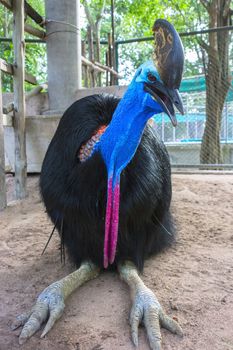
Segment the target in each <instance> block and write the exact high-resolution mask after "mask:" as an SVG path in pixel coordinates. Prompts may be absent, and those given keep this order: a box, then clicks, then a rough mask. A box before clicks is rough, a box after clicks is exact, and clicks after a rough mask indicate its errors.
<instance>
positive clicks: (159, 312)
mask: <svg viewBox="0 0 233 350" xmlns="http://www.w3.org/2000/svg"><path fill="white" fill-rule="evenodd" d="M118 271H119V273H120V277H121V279H122V280H123V281H124V282H126V283H127V284H128V286H129V288H130V292H131V295H132V299H133V306H132V309H131V314H130V325H131V335H132V341H133V343H134V345H135V346H138V326H139V324H140V322H142V321H143V323H144V326H145V328H146V331H147V336H148V339H149V343H150V347H151V349H152V350H160V349H161V332H160V325H161V326H162V327H164V328H166V329H168V330H169V331H171V332H172V333H176V334H178V335H180V336H182V335H183V332H182V329H181V327H180V326H179V324H178V323H177V322H176V321H175V320H173V319H172V318H170V317H168V316H167V315H166V314H165V312H164V311H163V309H162V307H161V305H160V303H159V302H158V299H157V298H156V296H155V294H154V293H153V292H152V291H151V290H150V289H149V288H147V287H146V286H145V284H144V283H143V281H142V280H141V278H140V277H139V275H138V271H137V268H136V267H135V265H134V264H133V263H132V262H130V261H126V262H124V263H121V264H119V265H118Z"/></svg>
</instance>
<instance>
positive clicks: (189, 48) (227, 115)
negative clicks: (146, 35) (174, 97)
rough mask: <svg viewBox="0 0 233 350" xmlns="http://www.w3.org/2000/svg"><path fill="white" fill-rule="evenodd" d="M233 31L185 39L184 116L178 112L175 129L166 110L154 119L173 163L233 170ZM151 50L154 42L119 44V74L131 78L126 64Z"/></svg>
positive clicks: (182, 93)
mask: <svg viewBox="0 0 233 350" xmlns="http://www.w3.org/2000/svg"><path fill="white" fill-rule="evenodd" d="M231 33H232V32H231V31H230V30H224V31H221V32H219V33H211V34H204V35H202V36H200V35H193V36H191V37H185V38H183V40H182V41H183V44H184V49H185V71H184V77H183V81H182V84H181V87H180V91H181V96H182V99H183V103H184V110H185V114H184V115H180V114H179V113H178V114H177V120H178V125H177V127H176V128H173V126H172V124H171V122H170V120H169V117H168V116H167V115H165V114H160V115H156V116H154V118H153V120H152V121H151V124H152V126H153V128H154V129H155V130H156V132H157V134H158V135H159V137H160V138H161V139H162V140H163V141H164V142H165V144H166V146H167V149H168V152H169V154H170V159H171V163H172V164H173V165H175V166H199V165H208V166H209V167H211V166H212V167H213V166H215V165H222V166H224V165H226V166H227V167H229V165H232V168H233V85H232V84H233V44H232V42H231ZM210 36H211V39H212V40H213V39H214V40H215V46H213V47H210ZM122 46H123V45H122ZM151 51H152V50H151V42H145V43H133V45H132V44H130V43H128V44H125V45H124V48H119V66H120V74H121V75H124V76H126V77H128V76H129V73H128V71H129V67H130V64H129V63H128V64H126V63H127V60H128V61H129V60H130V57H131V56H132V59H133V58H134V57H135V56H136V53H137V52H141V57H140V56H139V57H138V56H136V58H137V60H136V62H137V65H139V63H143V62H144V61H145V59H146V57H145V56H147V58H148V55H149V54H150V53H151ZM125 54H126V55H125ZM140 59H141V62H140ZM134 61H135V60H134ZM131 65H132V64H131ZM128 80H129V79H128Z"/></svg>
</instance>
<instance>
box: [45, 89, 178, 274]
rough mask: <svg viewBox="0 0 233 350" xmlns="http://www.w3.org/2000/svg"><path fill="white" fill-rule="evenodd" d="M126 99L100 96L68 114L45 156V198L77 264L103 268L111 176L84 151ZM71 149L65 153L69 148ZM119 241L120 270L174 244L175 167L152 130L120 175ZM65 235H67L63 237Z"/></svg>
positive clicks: (87, 99) (82, 102)
mask: <svg viewBox="0 0 233 350" xmlns="http://www.w3.org/2000/svg"><path fill="white" fill-rule="evenodd" d="M118 102H119V99H117V98H116V97H114V96H109V95H93V96H89V97H85V98H83V99H82V100H79V101H76V102H75V103H74V104H73V105H72V106H71V107H70V108H69V109H68V110H67V111H66V112H65V114H64V116H63V118H62V120H61V122H60V124H59V127H58V129H57V131H56V133H55V135H54V138H53V140H52V142H51V144H50V146H49V149H48V152H47V154H46V157H45V160H44V163H43V167H42V173H41V179H40V186H41V192H42V196H43V200H44V203H45V206H46V209H47V212H48V214H49V216H50V217H51V219H52V221H53V222H54V224H55V223H56V227H57V229H58V231H60V235H61V236H62V237H63V239H64V244H65V246H66V247H67V249H68V252H69V255H70V256H71V257H72V259H73V260H74V262H75V263H76V265H77V266H79V265H80V264H81V262H83V261H85V260H91V261H92V262H93V263H95V264H96V265H98V266H99V267H103V244H104V227H105V209H106V203H107V171H106V166H105V163H104V160H103V158H102V156H101V154H100V153H99V152H96V153H95V154H94V155H93V156H92V157H90V158H89V159H87V160H86V161H84V162H81V161H80V160H79V150H80V147H81V146H82V145H83V144H85V143H86V142H87V141H88V140H89V139H91V137H92V135H94V134H95V131H96V130H98V129H99V128H100V127H101V126H104V125H109V123H110V122H111V120H112V116H113V112H114V110H115V108H116V107H117V104H118ZM64 145H65V147H64ZM120 185H121V197H120V198H121V201H120V217H119V219H120V220H119V236H118V243H117V252H116V259H115V262H114V265H116V264H117V263H118V262H120V261H125V260H131V261H133V262H134V264H135V265H136V266H137V267H138V268H139V269H140V270H141V269H142V267H143V263H144V259H145V258H146V257H148V256H149V255H151V254H153V253H156V252H159V251H160V250H161V249H163V248H164V247H166V246H167V245H169V244H170V243H171V242H172V240H173V235H174V230H173V227H172V224H171V218H170V212H169V207H170V200H171V178H170V163H169V157H168V154H167V151H166V149H165V147H164V145H163V143H162V142H161V141H160V140H159V139H158V138H157V136H156V134H155V132H154V131H153V129H152V128H151V127H150V126H149V125H147V126H146V128H145V130H144V133H143V135H142V139H141V142H140V145H139V147H138V149H137V151H136V154H135V155H134V157H133V159H132V160H131V162H130V163H129V164H128V166H127V167H126V168H125V169H124V171H123V173H122V176H121V182H120ZM61 231H62V232H61Z"/></svg>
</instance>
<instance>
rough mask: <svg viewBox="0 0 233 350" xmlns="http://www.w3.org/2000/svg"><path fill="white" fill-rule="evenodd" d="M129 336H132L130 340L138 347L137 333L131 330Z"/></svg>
mask: <svg viewBox="0 0 233 350" xmlns="http://www.w3.org/2000/svg"><path fill="white" fill-rule="evenodd" d="M131 336H132V342H133V344H134V346H136V347H138V334H136V333H134V332H132V333H131Z"/></svg>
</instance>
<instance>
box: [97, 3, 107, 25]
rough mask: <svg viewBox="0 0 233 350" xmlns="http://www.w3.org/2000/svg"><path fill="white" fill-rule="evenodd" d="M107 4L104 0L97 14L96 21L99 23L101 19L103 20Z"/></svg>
mask: <svg viewBox="0 0 233 350" xmlns="http://www.w3.org/2000/svg"><path fill="white" fill-rule="evenodd" d="M105 5H106V0H103V2H102V6H101V8H100V12H99V14H98V15H97V16H96V23H98V22H99V21H101V19H102V17H103V13H104V10H105Z"/></svg>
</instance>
